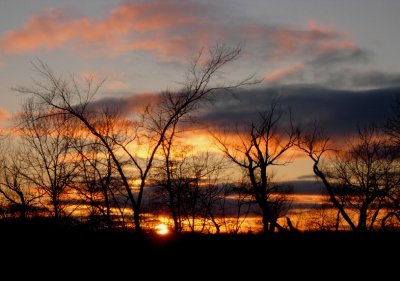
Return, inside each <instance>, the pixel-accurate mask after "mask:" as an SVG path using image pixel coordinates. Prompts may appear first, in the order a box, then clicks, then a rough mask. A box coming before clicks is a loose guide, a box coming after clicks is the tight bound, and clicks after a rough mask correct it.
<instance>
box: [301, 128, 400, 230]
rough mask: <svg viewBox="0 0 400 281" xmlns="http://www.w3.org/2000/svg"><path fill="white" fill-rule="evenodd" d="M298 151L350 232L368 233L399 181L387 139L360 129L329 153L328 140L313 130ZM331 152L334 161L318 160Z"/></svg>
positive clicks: (371, 129)
mask: <svg viewBox="0 0 400 281" xmlns="http://www.w3.org/2000/svg"><path fill="white" fill-rule="evenodd" d="M299 147H300V148H301V149H302V150H303V151H305V152H306V153H307V154H308V155H309V157H310V158H311V159H312V160H313V162H314V165H313V170H314V173H315V175H316V176H317V177H318V178H319V179H320V180H321V181H322V183H323V184H324V186H325V188H326V190H327V192H328V195H329V198H330V200H331V202H332V203H333V205H334V207H335V208H337V210H338V212H339V214H340V215H341V217H342V218H343V219H344V220H345V222H346V223H347V224H348V225H349V227H350V229H352V230H353V231H357V232H364V231H368V230H372V229H373V228H374V226H375V223H376V221H377V219H378V217H379V214H380V212H381V211H382V209H383V208H384V206H385V203H384V202H385V198H386V196H387V194H390V193H391V192H392V190H394V189H396V187H397V186H398V184H399V181H400V177H399V175H398V173H396V169H397V161H396V157H395V155H394V154H392V153H391V150H390V149H389V147H388V145H387V139H385V138H384V136H382V134H381V133H380V132H379V131H378V130H377V128H376V127H374V126H371V127H368V128H365V129H362V130H361V129H360V130H359V133H358V136H357V137H356V138H353V139H351V140H349V141H348V142H347V143H346V147H345V149H343V150H341V151H337V150H333V149H330V147H329V139H328V138H327V137H326V136H324V134H323V133H321V131H320V130H319V129H318V128H317V127H315V128H314V129H313V131H312V132H311V133H310V134H308V135H306V136H304V137H303V138H302V139H301V141H300V144H299ZM328 151H332V154H333V155H334V156H335V157H332V156H333V155H332V156H331V157H330V158H326V159H325V160H326V162H325V165H324V166H321V160H322V156H323V155H324V154H327V152H328Z"/></svg>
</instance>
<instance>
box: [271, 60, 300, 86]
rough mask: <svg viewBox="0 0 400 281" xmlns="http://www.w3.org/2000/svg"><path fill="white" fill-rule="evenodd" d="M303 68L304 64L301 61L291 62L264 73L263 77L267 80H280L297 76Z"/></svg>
mask: <svg viewBox="0 0 400 281" xmlns="http://www.w3.org/2000/svg"><path fill="white" fill-rule="evenodd" d="M303 69H304V65H303V64H302V63H295V64H291V65H288V66H284V67H282V68H279V69H276V70H274V71H272V72H270V73H268V74H267V75H265V77H264V79H265V80H267V81H268V82H276V81H282V80H283V79H286V78H290V77H291V76H297V75H298V73H299V72H301V71H302V70H303Z"/></svg>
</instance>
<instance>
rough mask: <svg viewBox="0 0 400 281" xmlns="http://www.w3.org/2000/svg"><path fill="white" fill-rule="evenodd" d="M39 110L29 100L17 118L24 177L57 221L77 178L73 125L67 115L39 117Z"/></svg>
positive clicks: (62, 212) (63, 210)
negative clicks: (40, 193)
mask: <svg viewBox="0 0 400 281" xmlns="http://www.w3.org/2000/svg"><path fill="white" fill-rule="evenodd" d="M40 111H41V110H40V108H39V107H37V105H36V104H35V103H33V102H32V100H28V101H27V103H26V104H25V107H24V110H23V112H22V113H21V114H20V115H19V126H20V130H21V138H22V149H23V155H24V159H23V160H22V161H23V163H24V165H25V167H24V169H23V170H20V172H23V174H22V175H23V177H24V178H25V180H27V181H28V182H29V184H30V185H33V186H35V187H37V188H38V189H39V190H41V192H43V193H44V194H45V195H46V198H48V199H49V204H48V203H47V202H45V203H44V204H43V206H44V207H45V208H48V210H49V212H50V213H51V215H52V217H53V218H54V219H55V220H56V221H60V219H61V218H62V217H63V216H64V215H65V214H66V213H65V207H66V206H65V204H64V203H63V200H68V199H69V198H68V193H69V189H70V187H71V184H72V182H73V180H74V178H75V175H76V169H77V163H76V162H75V161H74V155H73V150H72V148H73V139H74V137H73V133H74V125H73V124H72V123H71V120H70V119H69V117H68V116H67V115H58V114H53V115H52V114H50V115H47V116H45V117H43V116H38V112H40ZM43 198H44V197H43Z"/></svg>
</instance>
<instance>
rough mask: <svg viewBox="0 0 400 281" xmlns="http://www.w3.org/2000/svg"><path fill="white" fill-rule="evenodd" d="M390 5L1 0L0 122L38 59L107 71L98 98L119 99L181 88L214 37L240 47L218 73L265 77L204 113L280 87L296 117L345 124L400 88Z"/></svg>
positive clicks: (226, 109) (228, 114)
mask: <svg viewBox="0 0 400 281" xmlns="http://www.w3.org/2000/svg"><path fill="white" fill-rule="evenodd" d="M399 11H400V1H398V0H379V1H377V0H335V1H330V0H296V1H293V0H243V1H239V0H216V1H194V0H193V1H107V0H96V1H89V0H79V1H77V0H68V1H64V0H60V1H50V0H16V1H11V0H1V1H0V71H1V75H0V122H3V121H4V120H5V119H6V118H7V117H9V116H11V115H12V114H13V113H16V112H17V111H18V109H19V107H20V105H21V103H22V101H23V99H24V97H23V96H21V95H18V94H16V93H15V92H13V91H12V90H11V88H13V87H18V86H22V85H25V86H27V85H28V86H29V85H31V84H32V79H33V78H34V73H33V71H32V65H31V62H32V61H35V60H36V59H40V60H42V61H44V62H45V63H47V64H48V65H49V66H50V67H51V68H52V69H54V70H55V71H56V72H57V73H62V74H65V75H69V74H74V75H77V76H81V75H82V76H84V75H87V74H94V75H95V76H96V77H99V78H107V83H106V84H105V86H104V88H103V91H102V96H101V98H107V101H108V102H109V103H114V104H115V105H117V106H119V107H121V109H122V110H127V109H126V107H129V106H130V105H131V104H133V103H135V101H137V99H138V98H140V96H141V95H140V94H143V93H157V92H160V91H162V90H165V89H177V88H179V86H180V84H179V83H180V82H182V81H184V78H185V72H186V70H187V67H188V64H189V62H190V61H191V59H193V58H194V57H195V56H196V54H197V52H198V50H199V49H200V48H201V47H207V46H212V45H214V44H215V43H216V42H219V43H224V44H227V45H232V46H235V45H237V44H239V43H240V44H241V45H242V46H243V54H242V56H241V58H240V59H239V60H238V61H236V62H235V63H233V64H232V65H231V68H226V69H224V71H225V72H224V74H225V78H226V79H228V80H235V79H240V78H243V77H246V76H248V75H249V74H256V76H257V77H259V78H263V79H264V80H263V82H262V83H260V84H259V85H257V86H256V87H253V88H252V89H242V90H240V91H238V92H237V93H236V95H235V97H232V96H229V95H227V96H220V97H217V100H216V102H215V104H214V105H213V106H211V107H209V109H208V111H207V112H206V113H204V115H203V116H201V118H202V120H204V121H207V122H208V123H214V124H219V123H224V122H226V121H232V120H233V121H234V120H243V119H250V118H251V117H252V116H254V113H255V112H256V111H257V110H263V109H265V106H266V105H268V101H269V100H270V99H271V97H272V96H274V95H276V94H280V95H281V96H282V102H283V104H284V105H285V106H288V107H290V108H291V109H292V112H293V116H294V118H295V119H296V120H298V121H301V122H303V123H304V122H305V123H307V122H312V121H313V120H315V119H317V120H318V121H319V122H321V123H322V124H324V126H326V128H327V130H328V131H329V132H330V133H331V134H333V135H341V136H342V135H346V134H351V132H353V131H354V129H355V128H356V126H357V125H362V124H365V123H369V122H371V121H375V122H378V123H379V122H384V120H385V119H386V118H387V116H388V115H389V114H390V106H391V104H392V102H393V99H394V98H395V96H396V95H397V94H398V93H399V89H400V87H399V86H400V57H399V53H398V52H399V50H400V36H399V27H400V18H399V17H398V12H399ZM304 173H305V172H304ZM304 173H303V172H299V175H300V176H301V175H303V174H304Z"/></svg>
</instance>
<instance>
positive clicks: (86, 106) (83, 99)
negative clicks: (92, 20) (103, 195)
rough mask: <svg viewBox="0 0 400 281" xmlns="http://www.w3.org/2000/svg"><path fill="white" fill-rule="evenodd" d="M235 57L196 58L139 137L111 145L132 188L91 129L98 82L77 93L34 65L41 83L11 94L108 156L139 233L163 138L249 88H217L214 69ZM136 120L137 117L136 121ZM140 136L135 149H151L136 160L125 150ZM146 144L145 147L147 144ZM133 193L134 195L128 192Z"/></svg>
mask: <svg viewBox="0 0 400 281" xmlns="http://www.w3.org/2000/svg"><path fill="white" fill-rule="evenodd" d="M240 52H241V49H240V47H238V48H234V49H230V48H226V47H224V46H216V47H215V48H211V49H210V50H209V53H208V56H207V55H205V54H204V53H203V52H200V54H199V56H198V57H197V59H196V60H195V62H194V63H193V65H192V67H191V68H190V70H189V72H188V76H187V79H186V82H185V83H184V86H183V88H182V90H181V91H178V92H166V93H164V94H163V95H162V97H161V99H160V100H159V101H158V102H157V103H156V104H154V105H152V106H150V107H148V108H147V110H146V112H145V114H144V115H142V117H143V118H142V126H140V128H142V129H143V134H136V133H137V130H135V129H133V130H132V131H133V132H134V134H133V135H132V136H131V137H130V138H128V139H129V141H126V142H117V143H118V145H119V146H120V150H123V151H124V152H125V156H126V158H128V159H129V161H130V164H131V165H132V167H134V168H135V175H136V176H137V177H138V179H139V181H140V183H139V184H138V188H135V189H134V188H133V187H132V186H131V183H130V182H131V181H130V180H129V176H128V173H129V172H127V171H126V170H124V169H123V165H122V160H121V158H119V157H118V155H117V153H116V151H115V149H114V148H113V147H112V144H115V143H116V142H115V140H113V139H109V138H108V137H107V136H105V135H104V134H102V132H101V130H99V128H98V127H97V124H96V123H95V122H94V121H93V120H92V116H93V114H95V113H94V112H93V111H94V109H93V108H91V107H90V105H91V103H92V101H93V99H94V96H95V95H96V94H97V92H98V91H99V90H100V88H101V86H102V84H103V81H102V82H100V83H98V84H97V85H95V84H94V82H93V80H91V79H88V80H86V82H85V86H84V87H82V86H80V85H79V83H78V82H77V81H76V80H75V79H74V78H71V79H66V78H63V77H62V76H56V75H55V74H54V72H53V71H52V70H51V69H50V68H49V67H48V66H47V65H45V64H44V63H42V62H39V63H38V64H34V67H35V70H36V71H37V73H38V74H39V75H40V76H41V77H42V78H43V79H44V82H37V83H36V85H35V87H21V88H18V89H17V91H18V92H20V93H25V94H29V95H31V96H32V97H33V99H34V101H35V103H37V104H41V105H45V106H47V110H46V111H45V112H44V113H43V114H44V115H47V114H49V112H52V114H54V112H58V113H59V114H68V115H70V116H72V117H74V118H76V119H77V120H79V121H80V122H81V123H82V124H83V125H84V126H85V127H86V129H87V130H89V131H90V132H91V134H92V135H93V136H94V137H95V138H96V139H97V140H98V142H99V143H101V145H103V146H104V147H105V148H106V150H107V152H108V153H109V154H110V156H111V159H112V161H113V163H114V165H115V167H116V169H117V171H118V173H119V176H120V178H121V181H122V183H123V187H124V189H125V191H126V193H127V195H128V197H129V200H130V204H131V206H132V210H133V219H134V224H135V229H136V230H137V231H140V230H141V227H140V211H141V203H142V199H143V192H144V187H145V186H146V180H147V178H148V175H149V172H150V169H151V167H152V166H153V161H154V159H155V157H156V153H157V152H158V150H159V147H160V145H161V143H162V142H163V140H164V138H165V135H166V134H167V132H168V131H169V130H170V129H171V127H172V126H173V124H176V123H177V122H179V120H181V119H182V118H183V117H185V116H188V115H189V114H190V113H192V112H193V111H195V110H196V109H197V108H198V107H199V105H200V103H201V102H202V101H204V100H207V99H209V98H210V97H211V96H212V95H213V93H214V92H215V91H217V90H221V89H222V90H230V89H232V88H236V87H239V86H242V85H246V84H248V83H253V82H252V81H251V79H250V78H249V79H245V80H243V81H240V82H237V83H231V84H227V83H221V84H218V79H217V78H218V75H219V71H220V69H221V68H222V67H223V66H225V65H226V64H229V63H230V62H232V61H234V60H236V59H237V58H238V56H239V54H240ZM133 119H135V120H136V119H138V118H137V116H136V118H133ZM143 136H145V137H146V139H147V140H148V141H145V140H143V139H141V140H139V142H140V143H145V142H146V143H151V145H150V146H149V147H148V150H147V157H145V159H143V157H139V156H138V154H137V153H135V151H133V152H132V151H131V150H129V148H128V147H127V146H128V145H130V144H132V142H134V141H135V142H136V143H137V142H138V137H143ZM149 140H151V142H150V141H149ZM133 190H135V192H133Z"/></svg>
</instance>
